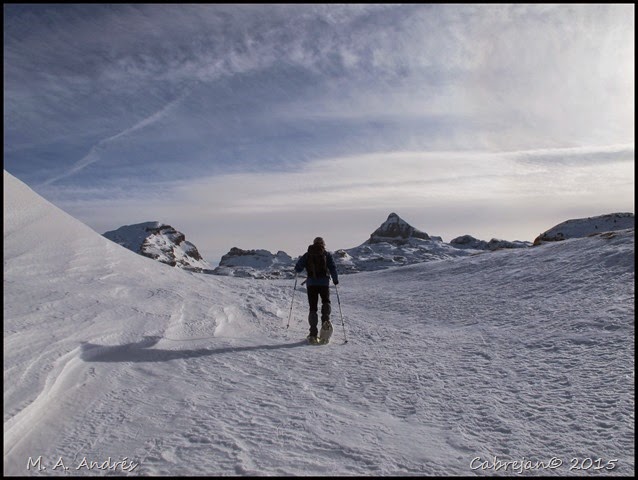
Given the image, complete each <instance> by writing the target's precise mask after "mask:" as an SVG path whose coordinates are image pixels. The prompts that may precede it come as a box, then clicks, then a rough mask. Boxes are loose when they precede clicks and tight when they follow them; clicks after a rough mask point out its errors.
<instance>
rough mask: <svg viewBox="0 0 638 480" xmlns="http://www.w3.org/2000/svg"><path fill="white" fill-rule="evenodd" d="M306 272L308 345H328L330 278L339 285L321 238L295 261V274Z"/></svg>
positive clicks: (332, 261) (315, 240)
mask: <svg viewBox="0 0 638 480" xmlns="http://www.w3.org/2000/svg"><path fill="white" fill-rule="evenodd" d="M304 268H305V269H306V271H307V272H308V278H307V280H306V290H307V292H308V304H309V309H310V312H309V313H308V323H309V324H310V335H308V342H309V343H313V344H316V343H328V340H330V336H331V335H332V330H333V329H332V323H330V312H331V308H330V288H329V285H330V277H332V282H333V283H334V284H335V285H338V284H339V277H338V275H337V268H336V266H335V262H334V260H333V258H332V255H331V254H330V252H327V251H326V243H325V242H324V240H323V238H321V237H317V238H315V239H314V241H313V242H312V245H310V246H308V251H307V252H306V253H304V254H303V256H302V257H301V258H300V259H299V260H298V261H297V264H296V265H295V272H297V273H300V272H301V271H303V269H304ZM319 297H321V335H320V337H319V338H317V334H318V333H319V332H318V330H317V324H318V323H319V318H318V314H317V310H318V304H319Z"/></svg>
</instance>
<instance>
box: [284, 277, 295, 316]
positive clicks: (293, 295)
mask: <svg viewBox="0 0 638 480" xmlns="http://www.w3.org/2000/svg"><path fill="white" fill-rule="evenodd" d="M296 290H297V272H295V286H294V287H293V289H292V301H291V302H290V314H289V315H288V325H286V328H288V327H289V326H290V317H292V306H293V304H294V303H295V291H296Z"/></svg>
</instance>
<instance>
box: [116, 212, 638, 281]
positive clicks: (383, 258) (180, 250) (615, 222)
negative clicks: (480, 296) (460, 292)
mask: <svg viewBox="0 0 638 480" xmlns="http://www.w3.org/2000/svg"><path fill="white" fill-rule="evenodd" d="M629 228H634V214H633V213H612V214H608V215H601V216H598V217H589V218H581V219H575V220H568V221H566V222H563V223H561V224H559V225H556V226H555V227H552V228H551V229H549V230H547V231H546V232H544V233H542V234H541V235H539V236H538V237H537V238H536V240H535V241H534V243H533V244H532V243H531V242H525V241H518V240H517V241H507V240H499V239H495V238H493V239H492V240H490V241H489V242H487V241H484V240H479V239H476V238H474V237H472V236H470V235H463V236H460V237H457V238H455V239H453V240H452V241H450V243H446V242H444V241H443V240H442V239H441V237H437V236H432V235H429V234H427V233H425V232H423V231H421V230H418V229H416V228H414V227H413V226H412V225H410V224H409V223H407V222H406V221H405V220H403V219H402V218H401V217H399V215H397V214H396V213H391V214H390V215H389V216H388V218H387V219H386V221H385V222H383V223H382V224H381V225H380V226H379V228H377V229H376V230H375V231H374V232H372V234H371V235H370V238H369V239H367V240H366V241H365V242H363V243H362V244H361V245H359V246H358V247H354V248H349V249H340V250H336V251H335V252H333V257H334V260H335V263H336V264H337V269H338V270H339V272H340V273H342V274H346V273H357V272H365V271H373V270H380V269H384V268H389V267H396V266H403V265H410V264H414V263H421V262H427V261H432V260H442V259H447V258H456V257H463V256H468V255H477V254H481V253H486V252H490V251H494V250H500V249H511V248H529V247H531V246H532V245H541V244H543V243H545V242H553V241H560V240H566V239H569V238H576V237H584V236H588V235H592V234H596V233H602V232H607V231H614V230H624V229H629ZM104 236H105V237H106V238H108V239H110V240H113V241H114V242H116V243H119V244H120V245H122V246H124V247H126V248H128V249H130V250H133V251H134V252H137V253H139V254H140V255H144V256H147V257H150V258H154V259H156V260H158V261H160V262H163V263H166V264H168V265H172V266H176V267H179V268H185V269H188V270H191V271H195V272H201V273H208V274H214V275H225V276H235V277H249V278H271V279H272V278H292V277H293V276H294V270H293V267H294V264H295V263H296V261H297V258H298V257H297V258H293V257H291V256H290V255H288V254H287V253H286V252H283V251H279V252H277V253H275V254H273V253H271V252H269V251H268V250H260V249H256V250H244V249H241V248H238V247H233V248H231V249H230V251H229V252H228V253H227V254H226V255H224V256H223V257H222V258H221V260H220V262H219V265H218V266H217V267H215V268H211V266H210V265H209V264H208V263H207V262H206V261H205V260H204V259H203V258H202V257H201V255H200V254H199V252H198V251H197V248H196V247H195V245H193V244H192V243H190V242H187V241H186V238H185V235H184V234H183V233H181V232H179V231H177V230H175V229H174V228H173V227H171V226H170V225H166V224H162V223H160V222H146V223H139V224H136V225H127V226H124V227H121V228H119V229H117V230H113V231H110V232H106V233H105V234H104Z"/></svg>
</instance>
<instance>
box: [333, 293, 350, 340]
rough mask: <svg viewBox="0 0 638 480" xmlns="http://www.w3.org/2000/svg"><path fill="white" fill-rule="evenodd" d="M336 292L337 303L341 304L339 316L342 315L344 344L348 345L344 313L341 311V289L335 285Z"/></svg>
mask: <svg viewBox="0 0 638 480" xmlns="http://www.w3.org/2000/svg"><path fill="white" fill-rule="evenodd" d="M335 291H336V292H337V303H338V304H339V315H341V326H342V327H343V343H348V338H347V337H346V326H345V324H344V323H343V312H342V311H341V299H340V298H339V289H338V288H337V286H336V285H335Z"/></svg>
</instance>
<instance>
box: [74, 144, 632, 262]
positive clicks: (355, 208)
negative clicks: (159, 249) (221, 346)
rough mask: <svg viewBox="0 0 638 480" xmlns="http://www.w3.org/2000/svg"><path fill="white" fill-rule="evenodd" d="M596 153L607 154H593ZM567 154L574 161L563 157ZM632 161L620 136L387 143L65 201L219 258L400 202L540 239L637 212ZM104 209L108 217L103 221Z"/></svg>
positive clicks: (409, 211)
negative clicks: (456, 144)
mask: <svg viewBox="0 0 638 480" xmlns="http://www.w3.org/2000/svg"><path fill="white" fill-rule="evenodd" d="M614 152H616V153H614ZM597 155H598V156H601V157H602V158H603V159H604V161H603V162H595V161H592V158H594V157H595V156H597ZM613 155H615V156H616V160H615V161H612V160H611V157H612V156H613ZM575 157H586V158H588V161H586V162H583V163H579V162H577V161H575ZM561 158H569V159H570V161H568V162H561V161H556V160H560V159H561ZM530 159H532V160H533V161H530ZM633 168H634V163H633V148H631V149H630V148H629V147H618V146H612V147H598V148H589V149H584V148H579V149H560V150H556V151H552V150H543V151H529V152H526V151H518V152H504V153H500V154H495V153H490V152H388V153H378V154H373V155H361V156H350V157H340V158H330V159H323V160H318V161H314V162H310V163H309V164H306V165H305V166H304V167H302V168H299V169H296V170H292V171H279V172H267V173H241V174H228V175H221V176H216V177H207V178H200V179H198V180H193V181H184V182H174V183H169V184H163V185H152V186H151V185H149V186H148V189H145V190H143V191H128V192H122V193H123V197H122V198H120V199H112V200H109V199H108V198H103V197H102V198H101V200H100V201H99V202H96V201H93V200H90V198H91V197H95V195H88V198H89V200H82V201H78V199H75V200H71V199H70V198H69V201H68V202H65V206H66V207H67V208H68V209H69V210H70V211H75V212H78V214H80V215H81V218H85V219H87V220H88V221H89V222H88V223H89V225H91V224H92V223H93V224H92V225H91V226H93V227H94V228H96V229H97V230H99V229H100V228H102V231H106V230H109V229H113V228H117V227H119V226H121V225H124V224H130V223H138V222H142V221H150V220H159V221H163V222H167V223H171V224H173V223H177V224H179V225H181V226H182V227H181V228H183V231H184V232H185V233H186V234H187V235H192V236H195V237H196V238H197V237H200V238H201V239H202V241H201V242H200V243H201V244H202V245H201V246H200V244H198V243H197V242H195V244H196V245H198V248H200V249H203V250H204V251H208V252H214V253H209V256H211V255H213V256H214V258H218V257H219V256H221V254H223V253H225V252H226V251H227V250H228V249H230V247H232V246H240V247H242V248H270V249H273V250H277V249H284V250H286V249H291V248H294V246H295V245H298V244H299V243H300V242H301V243H303V242H305V241H306V240H305V237H307V236H308V235H309V232H310V231H316V230H318V229H319V230H323V231H324V232H326V235H328V234H329V236H330V237H331V238H333V239H334V240H333V242H334V241H336V242H337V245H335V248H346V247H351V246H355V245H353V243H356V242H357V241H359V242H363V241H364V240H365V239H366V238H367V236H368V235H369V233H371V230H370V227H371V226H372V227H374V228H376V226H378V225H376V223H381V222H382V221H383V220H385V216H387V215H388V214H389V213H390V212H392V211H396V212H397V213H399V214H400V215H403V216H406V215H408V218H409V216H410V215H411V216H412V218H414V219H415V220H414V221H415V226H417V227H419V228H423V229H426V231H428V233H431V234H434V235H441V236H444V237H445V238H446V239H447V240H450V239H451V238H454V236H458V235H462V234H467V233H469V234H473V235H475V236H477V235H480V236H481V237H483V238H485V239H488V240H489V239H490V238H492V237H499V238H504V239H509V240H514V239H517V240H533V238H534V237H535V236H536V235H538V233H540V232H541V231H544V230H546V229H548V228H550V227H552V226H553V225H554V224H556V223H559V222H561V221H564V220H567V219H569V218H577V217H578V216H579V215H583V216H592V215H595V214H603V213H611V212H612V211H633V207H634V201H633V198H634V183H633ZM67 194H68V191H67ZM85 198H86V197H85ZM97 211H99V212H100V213H99V214H97ZM563 216H565V217H566V218H564V217H563ZM98 218H102V219H104V220H102V221H101V225H100V227H99V228H98V227H97V226H96V224H95V221H96V220H95V219H98ZM313 218H316V219H318V220H317V221H315V220H309V219H313ZM548 218H549V219H556V220H548ZM553 221H554V222H555V223H552V224H551V225H548V223H551V222H553ZM107 223H108V225H107ZM179 225H173V226H175V227H176V228H179ZM368 230H370V231H368ZM315 236H316V235H315ZM479 238H480V237H479ZM333 245H334V243H333Z"/></svg>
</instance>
